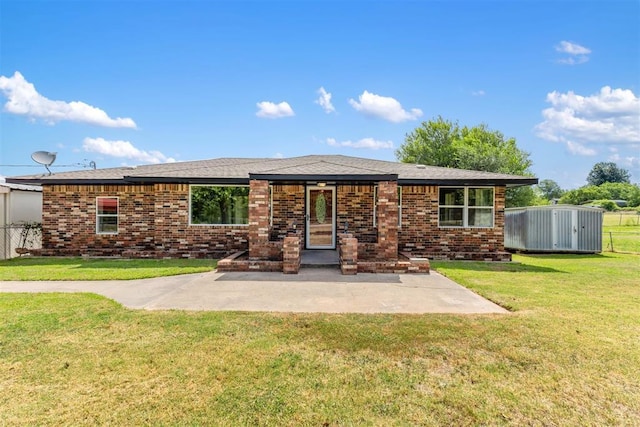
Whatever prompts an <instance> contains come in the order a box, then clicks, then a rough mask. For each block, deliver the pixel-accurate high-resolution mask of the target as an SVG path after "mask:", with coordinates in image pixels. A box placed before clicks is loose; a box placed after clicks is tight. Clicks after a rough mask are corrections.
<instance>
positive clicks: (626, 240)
mask: <svg viewBox="0 0 640 427" xmlns="http://www.w3.org/2000/svg"><path fill="white" fill-rule="evenodd" d="M602 250H603V251H605V252H623V253H636V254H640V213H638V212H633V211H631V212H629V211H625V212H609V213H606V214H605V216H604V221H603V235H602Z"/></svg>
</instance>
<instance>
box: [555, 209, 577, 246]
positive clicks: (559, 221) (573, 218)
mask: <svg viewBox="0 0 640 427" xmlns="http://www.w3.org/2000/svg"><path fill="white" fill-rule="evenodd" d="M552 235H553V249H558V250H562V249H564V250H574V251H575V250H577V249H578V211H577V210H575V209H573V210H569V209H557V210H554V211H553V222H552Z"/></svg>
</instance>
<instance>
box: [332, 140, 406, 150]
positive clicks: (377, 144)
mask: <svg viewBox="0 0 640 427" xmlns="http://www.w3.org/2000/svg"><path fill="white" fill-rule="evenodd" d="M327 144H328V145H331V146H332V147H350V148H368V149H370V150H379V149H383V148H393V141H378V140H376V139H373V138H362V139H359V140H357V141H350V140H347V141H336V140H335V138H327Z"/></svg>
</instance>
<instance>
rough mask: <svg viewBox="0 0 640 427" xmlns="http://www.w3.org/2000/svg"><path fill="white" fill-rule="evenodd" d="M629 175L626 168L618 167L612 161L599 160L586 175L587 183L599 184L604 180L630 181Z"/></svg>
mask: <svg viewBox="0 0 640 427" xmlns="http://www.w3.org/2000/svg"><path fill="white" fill-rule="evenodd" d="M630 177H631V175H630V174H629V171H628V170H626V169H622V168H619V167H618V165H616V164H615V163H613V162H599V163H596V164H595V165H593V168H592V169H591V172H589V176H587V183H588V184H589V185H601V184H604V183H605V182H623V183H630V182H631V181H630Z"/></svg>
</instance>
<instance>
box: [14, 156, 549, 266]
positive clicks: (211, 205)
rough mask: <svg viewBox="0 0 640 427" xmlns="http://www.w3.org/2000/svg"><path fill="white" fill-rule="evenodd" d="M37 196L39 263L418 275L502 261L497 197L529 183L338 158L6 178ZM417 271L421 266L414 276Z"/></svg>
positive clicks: (505, 255)
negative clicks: (446, 263)
mask: <svg viewBox="0 0 640 427" xmlns="http://www.w3.org/2000/svg"><path fill="white" fill-rule="evenodd" d="M7 181H8V182H14V183H37V184H38V185H41V186H42V189H43V224H42V225H43V245H42V247H43V248H42V255H70V256H71V255H75V256H77V255H91V256H93V255H95V256H123V257H153V258H167V257H171V258H178V257H180V258H224V257H227V258H225V259H223V260H221V261H220V262H219V268H220V269H227V270H238V269H256V270H279V271H285V272H296V271H297V268H299V265H300V253H301V251H304V250H334V251H336V250H337V251H338V252H339V253H340V256H341V263H342V266H343V272H345V273H355V272H357V271H424V270H428V262H427V263H426V266H427V267H424V264H420V262H418V259H419V258H423V259H425V258H432V259H468V260H510V259H511V256H510V254H509V253H507V252H505V251H504V208H505V206H504V205H505V190H506V188H507V187H511V186H522V185H530V184H535V183H537V179H536V178H531V177H522V176H513V175H505V174H497V173H488V172H477V171H467V170H458V169H451V168H440V167H432V166H424V165H415V164H408V163H398V162H389V161H380V160H371V159H364V158H356V157H347V156H341V155H311V156H302V157H294V158H288V159H275V158H267V159H260V158H221V159H212V160H202V161H193V162H180V163H166V164H158V165H145V166H138V167H121V168H113V169H97V170H82V171H75V172H64V173H57V174H54V175H50V176H40V177H16V178H9V179H7ZM421 266H422V267H421Z"/></svg>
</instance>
